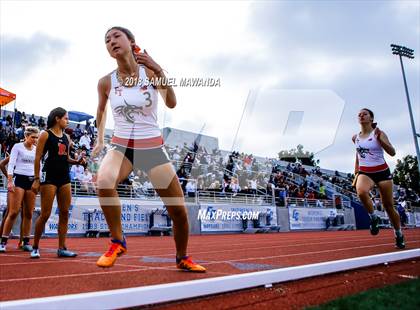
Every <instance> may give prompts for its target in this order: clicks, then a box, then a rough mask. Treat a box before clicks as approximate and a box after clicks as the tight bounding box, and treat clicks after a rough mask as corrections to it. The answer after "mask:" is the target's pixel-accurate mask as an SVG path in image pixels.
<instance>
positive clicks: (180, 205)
mask: <svg viewBox="0 0 420 310" xmlns="http://www.w3.org/2000/svg"><path fill="white" fill-rule="evenodd" d="M105 43H106V48H107V50H108V52H109V54H110V56H111V57H112V58H114V59H115V60H116V61H117V65H118V67H117V69H116V70H115V71H113V72H112V73H110V74H108V75H106V76H104V77H103V78H101V79H100V80H99V84H98V95H99V103H98V109H97V117H96V123H97V126H98V138H97V144H96V146H95V148H94V150H93V152H92V153H93V156H95V155H97V154H98V153H99V152H100V151H101V150H102V149H103V147H104V129H105V119H106V115H105V111H106V110H105V109H106V106H107V101H108V99H109V101H110V106H111V109H112V113H113V117H114V123H115V130H114V137H113V138H112V144H113V146H114V147H113V149H112V150H110V151H108V152H107V154H106V155H105V158H104V159H103V161H102V163H101V166H100V168H99V171H98V177H97V186H98V191H97V193H98V196H99V201H100V203H101V207H102V210H103V212H104V215H105V217H106V220H107V223H108V227H109V230H110V232H111V236H112V240H111V241H112V242H111V247H110V249H109V251H108V252H106V253H105V254H104V255H102V256H101V257H100V258H99V260H98V261H97V263H96V264H97V265H98V266H100V267H111V266H112V265H113V264H114V263H115V261H116V258H117V256H118V255H121V254H123V253H125V252H126V251H127V245H126V241H125V238H124V236H123V232H122V226H121V205H120V201H119V199H118V193H117V191H116V186H117V184H118V183H120V182H121V181H123V180H124V179H126V178H127V176H128V175H129V174H130V172H131V171H132V170H133V168H134V169H136V171H137V170H138V169H142V170H144V171H146V172H147V174H148V177H149V179H150V181H151V182H152V183H153V186H154V188H155V190H156V191H157V192H158V194H159V195H160V197H161V199H162V201H163V203H164V204H165V206H166V208H167V210H168V213H169V215H170V216H171V219H172V221H173V225H174V229H173V231H174V238H175V244H176V262H177V267H178V268H180V269H184V270H188V271H195V272H204V271H205V268H204V267H202V266H200V265H198V264H196V263H194V262H193V261H192V260H191V258H190V257H188V256H187V255H186V253H187V244H188V234H189V232H188V231H189V228H188V218H187V211H186V208H185V201H184V195H183V192H182V189H181V186H180V184H179V180H178V177H177V175H176V173H175V170H174V168H173V166H172V164H171V163H170V161H169V158H168V156H167V154H166V151H165V149H164V146H163V139H162V135H161V131H160V129H159V126H158V123H157V103H158V92H159V93H160V95H161V96H162V98H163V100H164V102H165V105H166V106H167V107H168V108H171V109H172V108H174V107H175V106H176V97H175V93H174V90H173V88H172V87H171V86H170V85H168V84H167V83H165V82H164V81H163V83H161V84H159V83H158V82H159V81H157V79H162V80H164V79H166V77H165V74H164V73H163V70H162V68H161V67H160V66H159V65H158V64H157V63H156V62H155V61H154V60H153V59H152V58H151V57H150V56H149V55H148V53H147V52H146V51H144V52H143V53H141V52H140V48H139V47H138V46H137V45H136V43H135V39H134V35H133V34H132V33H131V32H130V31H129V30H128V29H126V28H123V27H112V28H111V29H109V30H108V31H107V32H106V34H105ZM146 78H147V79H148V80H150V81H152V80H154V82H155V83H147V81H146ZM150 84H154V85H150Z"/></svg>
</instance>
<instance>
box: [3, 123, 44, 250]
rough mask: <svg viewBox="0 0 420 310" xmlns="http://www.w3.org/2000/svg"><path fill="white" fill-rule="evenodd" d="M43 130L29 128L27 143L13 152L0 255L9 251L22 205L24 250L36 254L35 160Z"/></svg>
mask: <svg viewBox="0 0 420 310" xmlns="http://www.w3.org/2000/svg"><path fill="white" fill-rule="evenodd" d="M38 134H39V130H38V128H35V127H27V128H26V129H25V142H21V143H16V144H15V145H14V146H13V148H12V151H11V154H10V159H9V164H8V168H7V190H8V191H9V194H8V199H9V203H8V212H7V217H6V219H5V222H4V227H3V231H2V238H1V244H0V252H6V245H7V241H8V239H9V235H10V232H11V231H12V227H13V224H14V223H15V220H16V217H17V216H18V214H19V211H20V208H21V207H22V202H25V203H24V204H23V205H24V208H23V218H22V222H23V224H22V228H23V250H24V251H28V252H30V251H32V247H31V245H30V244H29V236H30V232H31V224H32V213H33V211H34V208H35V196H36V195H35V194H34V193H33V192H32V190H31V187H32V182H33V181H34V161H35V152H36V146H35V145H36V142H37V140H38Z"/></svg>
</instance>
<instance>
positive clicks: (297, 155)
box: [278, 144, 319, 167]
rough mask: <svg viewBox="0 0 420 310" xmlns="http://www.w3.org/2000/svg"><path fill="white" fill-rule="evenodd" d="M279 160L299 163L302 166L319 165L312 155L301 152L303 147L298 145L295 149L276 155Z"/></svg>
mask: <svg viewBox="0 0 420 310" xmlns="http://www.w3.org/2000/svg"><path fill="white" fill-rule="evenodd" d="M278 155H279V160H284V161H288V162H291V163H294V162H296V161H299V162H300V163H302V165H307V166H312V167H315V166H317V165H319V159H317V160H315V157H314V153H312V152H308V151H303V145H302V144H299V145H297V146H296V149H291V150H288V151H287V150H285V151H280V152H279V153H278Z"/></svg>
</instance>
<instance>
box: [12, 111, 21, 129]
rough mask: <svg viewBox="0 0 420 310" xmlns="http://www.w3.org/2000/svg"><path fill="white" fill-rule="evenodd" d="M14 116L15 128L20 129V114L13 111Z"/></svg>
mask: <svg viewBox="0 0 420 310" xmlns="http://www.w3.org/2000/svg"><path fill="white" fill-rule="evenodd" d="M14 114H15V115H14V121H15V127H20V123H21V121H22V112H20V111H18V109H15V113H14Z"/></svg>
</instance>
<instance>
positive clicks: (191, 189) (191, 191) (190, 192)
mask: <svg viewBox="0 0 420 310" xmlns="http://www.w3.org/2000/svg"><path fill="white" fill-rule="evenodd" d="M185 190H186V192H187V196H188V197H195V192H196V187H195V182H193V181H192V180H189V181H188V183H187V185H186V186H185Z"/></svg>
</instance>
